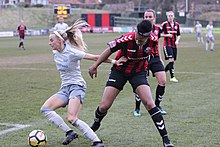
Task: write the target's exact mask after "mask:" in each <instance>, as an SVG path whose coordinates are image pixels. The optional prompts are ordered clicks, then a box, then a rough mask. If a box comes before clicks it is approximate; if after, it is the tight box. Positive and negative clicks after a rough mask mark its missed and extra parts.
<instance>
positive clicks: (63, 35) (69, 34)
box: [54, 19, 89, 51]
mask: <svg viewBox="0 0 220 147" xmlns="http://www.w3.org/2000/svg"><path fill="white" fill-rule="evenodd" d="M87 26H89V24H88V23H87V22H86V21H85V20H82V19H78V20H76V21H75V23H74V24H73V25H72V26H71V27H69V28H67V29H66V30H64V31H54V34H56V36H57V37H59V38H60V39H62V40H64V41H67V43H69V44H70V45H71V46H73V47H74V48H76V49H78V50H81V51H87V45H86V43H85V42H84V40H83V35H82V32H81V31H80V29H79V28H83V27H87ZM57 33H59V34H57Z"/></svg>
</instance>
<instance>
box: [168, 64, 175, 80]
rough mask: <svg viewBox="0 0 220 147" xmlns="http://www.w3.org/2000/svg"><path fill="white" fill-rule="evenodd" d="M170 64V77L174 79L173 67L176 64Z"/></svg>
mask: <svg viewBox="0 0 220 147" xmlns="http://www.w3.org/2000/svg"><path fill="white" fill-rule="evenodd" d="M169 64H170V69H169V71H170V77H171V78H173V77H174V66H173V65H174V62H170V63H169Z"/></svg>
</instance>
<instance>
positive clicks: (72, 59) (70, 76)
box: [53, 43, 86, 87]
mask: <svg viewBox="0 0 220 147" xmlns="http://www.w3.org/2000/svg"><path fill="white" fill-rule="evenodd" d="M85 55H86V53H85V52H83V51H79V50H77V49H74V48H72V47H71V46H70V45H69V44H68V43H66V44H65V47H64V49H63V51H62V52H58V51H56V50H53V56H54V61H55V64H56V67H57V70H58V71H59V72H60V78H61V80H62V83H61V87H63V86H68V85H72V84H76V85H80V86H86V82H85V80H84V79H83V77H82V74H81V71H80V60H81V59H82V58H83V57H84V56H85Z"/></svg>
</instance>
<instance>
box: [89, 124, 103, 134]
mask: <svg viewBox="0 0 220 147" xmlns="http://www.w3.org/2000/svg"><path fill="white" fill-rule="evenodd" d="M100 125H101V124H100V122H94V123H93V125H92V126H91V129H92V130H93V131H94V132H95V131H97V130H98V129H99V127H100Z"/></svg>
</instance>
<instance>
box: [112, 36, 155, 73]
mask: <svg viewBox="0 0 220 147" xmlns="http://www.w3.org/2000/svg"><path fill="white" fill-rule="evenodd" d="M157 44H158V38H157V36H156V35H155V34H153V33H151V34H150V37H149V38H148V40H147V43H146V44H145V45H143V47H142V48H140V47H139V46H138V45H137V44H136V41H135V32H131V33H127V34H124V35H123V36H121V37H120V38H118V39H115V40H114V41H111V42H109V43H108V45H109V47H110V49H111V52H112V53H114V52H116V51H118V52H117V55H116V57H115V59H116V60H118V59H119V58H121V57H122V56H124V57H127V58H128V61H127V62H125V63H124V64H123V65H121V66H116V65H113V66H114V67H115V68H116V69H117V70H119V71H121V72H123V73H125V74H126V75H127V76H130V75H132V74H134V73H138V72H145V71H146V69H147V65H148V62H147V61H148V57H149V55H151V54H152V50H154V49H155V48H156V46H157Z"/></svg>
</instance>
